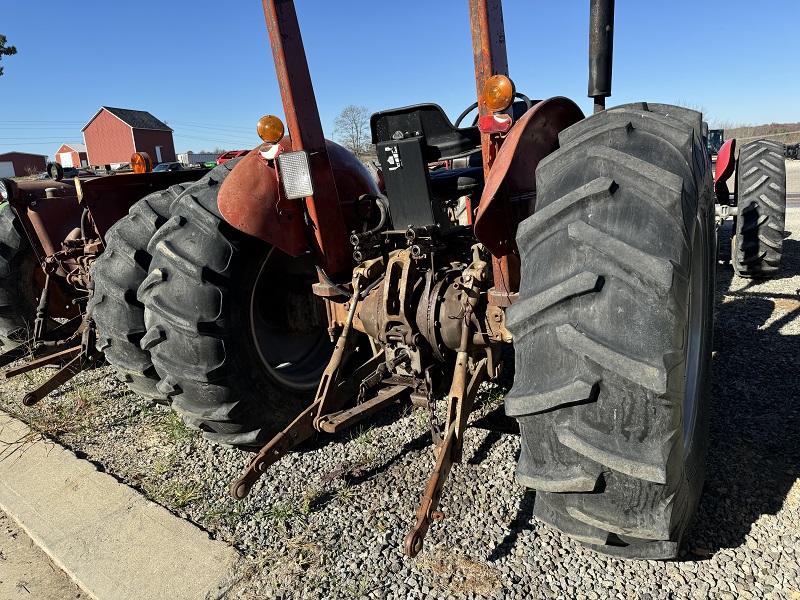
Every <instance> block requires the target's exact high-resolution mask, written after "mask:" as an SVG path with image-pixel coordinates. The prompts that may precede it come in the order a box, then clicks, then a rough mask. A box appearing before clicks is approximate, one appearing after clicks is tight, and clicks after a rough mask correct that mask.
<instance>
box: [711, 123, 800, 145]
mask: <svg viewBox="0 0 800 600" xmlns="http://www.w3.org/2000/svg"><path fill="white" fill-rule="evenodd" d="M716 128H718V129H724V130H725V139H726V140H728V139H730V138H736V139H737V140H741V141H743V142H749V141H751V140H754V139H758V138H766V139H768V140H773V141H775V142H780V143H783V144H797V143H798V142H800V123H770V124H769V125H736V126H733V125H728V126H725V125H724V124H722V125H719V126H718V127H716ZM782 134H786V135H782Z"/></svg>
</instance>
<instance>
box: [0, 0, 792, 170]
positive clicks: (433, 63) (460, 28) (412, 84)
mask: <svg viewBox="0 0 800 600" xmlns="http://www.w3.org/2000/svg"><path fill="white" fill-rule="evenodd" d="M296 6H297V12H298V17H299V20H300V27H301V30H302V32H303V39H304V42H305V47H306V54H307V56H308V60H309V65H310V68H311V76H312V79H313V81H314V87H315V92H316V96H317V102H318V104H319V107H320V113H321V118H322V124H323V127H324V129H325V131H326V133H327V134H328V135H329V136H330V135H331V133H332V128H333V120H334V118H335V117H336V115H337V114H338V113H339V112H340V111H341V110H342V108H344V107H345V106H346V105H348V104H356V105H363V106H366V107H367V108H369V109H370V110H371V111H378V110H383V109H387V108H393V107H397V106H405V105H408V104H415V103H418V102H436V103H438V104H440V105H441V106H442V107H443V108H444V109H445V111H446V112H447V113H448V114H449V115H450V117H451V119H455V117H456V116H457V115H458V113H459V112H461V110H462V108H464V107H466V106H467V105H469V104H470V103H472V102H474V101H475V83H474V72H473V62H472V61H473V59H472V49H471V41H470V37H469V35H470V34H469V14H468V10H467V0H402V1H400V2H389V1H387V0H373V1H371V2H366V1H358V0H296ZM588 6H589V1H588V0H562V1H561V2H551V1H546V0H505V2H504V3H503V10H504V16H505V30H506V39H507V44H508V57H509V71H510V75H511V78H512V79H513V80H514V82H515V83H516V86H517V90H518V91H521V92H523V93H525V94H527V95H528V96H530V97H531V98H546V97H550V96H554V95H563V96H568V97H570V98H572V99H573V100H575V101H576V102H578V104H579V105H580V106H581V107H582V108H583V109H584V111H585V112H589V111H590V110H591V101H590V100H589V99H587V98H586V86H587V69H588V67H587V64H588V59H587V51H588V20H589V8H588ZM799 25H800V1H798V0H765V1H764V2H759V3H757V2H752V1H745V0H728V1H727V2H710V1H708V0H694V1H689V0H668V1H662V2H650V1H643V0H637V1H634V0H618V1H617V5H616V36H615V41H614V44H615V45H614V59H615V67H614V88H613V96H612V98H611V99H610V100H609V105H614V104H622V103H625V102H634V101H641V100H644V101H651V102H667V103H681V104H685V105H692V106H695V107H703V108H704V109H705V111H706V113H707V118H708V120H709V121H710V122H711V123H712V125H713V124H714V123H715V122H727V123H730V124H761V123H768V122H795V121H800V68H798V64H800V63H799V62H798V60H799V59H800V45H799V44H798V40H799V39H800V31H798V26H799ZM0 34H4V35H6V36H7V37H8V44H9V45H14V46H16V47H17V49H18V54H16V55H15V56H7V57H3V59H2V62H0V65H2V66H3V67H4V68H5V74H4V75H3V76H2V77H0V153H3V152H9V151H12V150H18V151H23V152H33V153H37V154H46V155H49V156H50V157H52V156H53V154H54V153H55V152H56V150H57V149H58V147H59V146H60V144H61V143H62V142H71V141H81V140H82V136H81V132H80V130H81V128H82V127H83V126H84V125H85V124H86V123H87V122H88V121H89V119H91V117H92V116H93V115H94V114H95V112H97V110H98V109H99V108H100V106H103V105H105V106H113V107H118V108H130V109H137V110H146V111H148V112H150V113H152V114H153V115H155V116H156V117H157V118H159V119H161V120H164V121H166V122H167V123H168V124H169V125H170V126H171V127H172V128H173V129H174V130H175V134H174V139H175V147H176V151H178V152H185V151H187V150H192V151H195V152H198V151H200V150H212V149H214V148H215V147H219V148H224V149H239V148H250V147H253V146H255V145H256V144H257V143H258V142H259V140H258V138H257V137H256V134H255V125H256V122H257V121H258V119H259V118H260V117H261V116H262V115H264V114H270V113H273V114H277V115H279V116H282V114H283V109H282V105H281V100H280V96H279V93H278V88H277V84H276V82H275V75H274V69H273V63H272V56H271V54H270V49H269V41H268V37H267V30H266V26H265V24H264V16H263V12H262V9H261V3H260V2H258V0H229V1H227V2H220V1H216V2H212V1H210V0H189V1H182V2H176V1H174V0H161V1H155V0H137V1H135V2H96V1H91V2H90V1H88V0H73V1H72V2H70V3H66V2H62V1H56V0H43V1H39V2H30V1H29V2H20V1H17V0H0Z"/></svg>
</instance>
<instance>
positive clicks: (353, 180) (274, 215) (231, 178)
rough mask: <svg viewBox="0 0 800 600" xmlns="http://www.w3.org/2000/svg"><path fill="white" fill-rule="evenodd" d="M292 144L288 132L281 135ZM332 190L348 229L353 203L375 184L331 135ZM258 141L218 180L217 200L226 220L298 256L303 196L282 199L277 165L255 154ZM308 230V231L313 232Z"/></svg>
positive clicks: (303, 236) (303, 242)
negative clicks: (333, 183) (221, 179)
mask: <svg viewBox="0 0 800 600" xmlns="http://www.w3.org/2000/svg"><path fill="white" fill-rule="evenodd" d="M281 145H282V146H283V147H284V149H285V150H291V149H292V146H291V142H290V141H289V138H288V137H285V138H283V140H281ZM326 147H327V150H328V156H329V158H330V162H331V169H332V171H333V178H334V181H335V182H336V192H337V194H338V197H339V203H340V204H342V205H343V206H342V213H343V215H344V219H345V226H346V227H347V229H348V231H349V230H350V229H355V228H356V227H358V225H359V223H358V222H357V221H356V218H355V215H354V213H353V210H352V208H351V206H352V204H353V203H354V202H355V201H356V200H357V199H358V198H359V196H361V195H363V194H371V195H375V194H377V193H378V188H377V186H376V185H375V181H374V180H373V179H372V176H371V175H370V174H369V171H368V170H367V169H366V167H364V165H363V164H361V162H360V161H359V160H358V159H357V158H356V157H355V156H353V154H352V153H350V152H348V151H347V150H345V149H344V148H342V147H341V146H339V145H338V144H335V143H333V142H331V141H327V142H326ZM263 148H264V146H263V145H262V146H259V147H258V148H255V149H254V150H252V151H250V153H249V154H247V155H246V156H245V157H243V158H242V159H241V160H240V161H239V163H238V164H237V165H236V166H235V167H234V168H233V170H232V171H231V173H230V175H228V177H227V178H226V179H225V181H224V182H223V183H222V188H221V189H220V191H219V196H218V198H217V204H218V206H219V211H220V213H221V214H222V218H224V219H225V220H226V221H227V222H228V223H229V224H230V225H231V226H233V227H234V228H236V229H238V230H239V231H243V232H244V233H247V234H250V235H252V236H254V237H257V238H259V239H262V240H264V241H265V242H268V243H270V244H272V245H273V246H275V247H276V248H279V249H281V250H283V251H284V252H286V253H287V254H289V255H290V256H298V255H299V254H301V253H302V252H304V251H305V250H307V249H308V248H309V247H313V244H309V242H308V237H307V233H308V232H307V231H306V226H305V219H304V218H303V204H302V202H303V201H302V200H287V199H286V196H285V195H284V193H283V186H282V185H281V184H280V181H279V174H278V170H277V167H276V166H275V165H274V163H273V162H272V161H270V162H267V161H265V160H263V159H262V158H261V156H259V151H260V150H261V149H263ZM312 235H313V233H312Z"/></svg>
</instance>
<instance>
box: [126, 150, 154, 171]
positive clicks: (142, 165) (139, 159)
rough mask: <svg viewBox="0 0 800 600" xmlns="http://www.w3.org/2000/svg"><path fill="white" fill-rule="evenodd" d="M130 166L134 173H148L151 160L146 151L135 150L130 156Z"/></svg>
mask: <svg viewBox="0 0 800 600" xmlns="http://www.w3.org/2000/svg"><path fill="white" fill-rule="evenodd" d="M131 167H133V172H134V173H149V172H150V170H151V169H152V168H153V162H152V161H151V160H150V155H149V154H148V153H147V152H136V153H135V154H134V155H133V156H131Z"/></svg>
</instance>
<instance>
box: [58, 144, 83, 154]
mask: <svg viewBox="0 0 800 600" xmlns="http://www.w3.org/2000/svg"><path fill="white" fill-rule="evenodd" d="M62 146H66V147H67V148H72V149H73V150H74V151H75V152H86V144H84V143H83V142H64V143H63V144H62Z"/></svg>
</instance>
